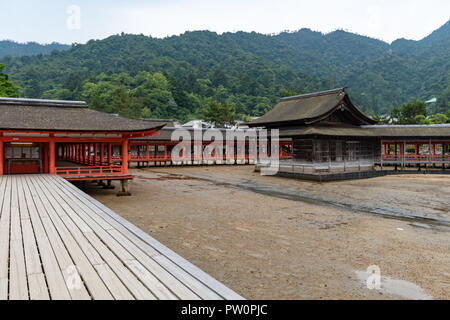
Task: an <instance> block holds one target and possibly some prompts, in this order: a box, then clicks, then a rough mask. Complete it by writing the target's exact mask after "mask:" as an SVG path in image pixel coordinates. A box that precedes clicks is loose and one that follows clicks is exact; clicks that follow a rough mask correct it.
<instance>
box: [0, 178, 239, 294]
mask: <svg viewBox="0 0 450 320" xmlns="http://www.w3.org/2000/svg"><path fill="white" fill-rule="evenodd" d="M6 299H10V300H22V299H23V300H27V299H32V300H42V299H57V300H62V299H64V300H68V299H77V300H78V299H101V300H103V299H193V300H197V299H242V297H241V296H239V295H238V294H236V293H235V292H233V291H232V290H230V289H229V288H227V287H225V286H224V285H223V284H221V283H220V282H218V281H217V280H215V279H214V278H212V277H211V276H209V275H208V274H206V273H204V272H203V271H201V270H200V269H199V268H197V267H195V266H194V265H192V264H191V263H189V262H188V261H186V260H185V259H183V258H182V257H180V256H179V255H177V254H176V253H174V252H173V251H171V250H170V249H168V248H167V247H165V246H164V245H162V244H161V243H159V242H158V241H156V240H155V239H153V238H152V237H150V236H149V235H148V234H146V233H145V232H143V231H142V230H140V229H139V228H137V227H136V226H134V225H133V224H131V223H130V222H128V221H127V220H125V219H123V218H122V217H120V216H119V215H117V214H116V213H114V212H113V211H112V210H110V209H109V208H107V207H106V206H104V205H102V204H101V203H100V202H98V201H97V200H95V199H93V198H92V197H90V196H89V195H87V194H86V193H84V192H82V191H81V190H79V189H78V188H76V187H75V186H73V185H72V184H71V183H69V182H68V181H66V180H64V179H63V178H61V177H59V176H56V175H13V176H0V300H6Z"/></svg>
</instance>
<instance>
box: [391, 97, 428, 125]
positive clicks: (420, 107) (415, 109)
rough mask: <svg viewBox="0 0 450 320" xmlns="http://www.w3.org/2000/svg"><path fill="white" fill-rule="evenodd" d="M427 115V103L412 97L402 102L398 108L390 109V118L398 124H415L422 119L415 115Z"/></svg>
mask: <svg viewBox="0 0 450 320" xmlns="http://www.w3.org/2000/svg"><path fill="white" fill-rule="evenodd" d="M419 115H423V116H424V118H426V116H427V105H426V103H425V102H422V101H419V100H417V99H414V100H413V101H411V102H408V103H404V104H403V105H402V106H401V107H400V108H393V109H392V111H391V118H392V119H393V121H394V122H395V123H398V124H417V123H418V121H421V120H423V119H422V118H421V117H419V118H417V119H416V117H417V116H419Z"/></svg>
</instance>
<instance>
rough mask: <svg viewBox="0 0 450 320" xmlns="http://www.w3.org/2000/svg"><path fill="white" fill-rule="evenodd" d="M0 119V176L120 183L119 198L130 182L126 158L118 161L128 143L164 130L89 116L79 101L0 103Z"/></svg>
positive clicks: (137, 122)
mask: <svg viewBox="0 0 450 320" xmlns="http://www.w3.org/2000/svg"><path fill="white" fill-rule="evenodd" d="M0 114H1V117H0V160H1V161H0V175H7V174H33V173H49V174H57V175H60V176H62V177H64V178H65V179H67V180H72V181H87V180H98V181H107V182H108V184H110V181H111V180H120V181H121V193H124V194H127V193H128V180H130V179H132V178H133V176H132V175H130V174H129V173H128V156H125V157H123V156H122V155H128V148H129V140H130V139H131V138H136V137H143V136H151V135H154V134H158V131H159V129H161V128H162V127H163V126H164V124H161V123H157V122H151V121H142V120H131V119H127V118H123V117H120V116H116V115H111V114H106V113H103V112H99V111H95V110H92V109H89V108H88V105H87V103H85V102H82V101H58V100H40V99H18V98H0ZM113 150H114V151H113ZM117 159H119V160H117Z"/></svg>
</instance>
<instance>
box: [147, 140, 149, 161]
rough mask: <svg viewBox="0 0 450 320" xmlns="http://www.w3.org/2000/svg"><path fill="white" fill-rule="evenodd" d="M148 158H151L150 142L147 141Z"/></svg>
mask: <svg viewBox="0 0 450 320" xmlns="http://www.w3.org/2000/svg"><path fill="white" fill-rule="evenodd" d="M147 160H150V144H149V143H147Z"/></svg>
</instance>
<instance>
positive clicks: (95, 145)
mask: <svg viewBox="0 0 450 320" xmlns="http://www.w3.org/2000/svg"><path fill="white" fill-rule="evenodd" d="M97 147H98V145H97V143H94V166H96V165H97V161H98V158H97Z"/></svg>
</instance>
